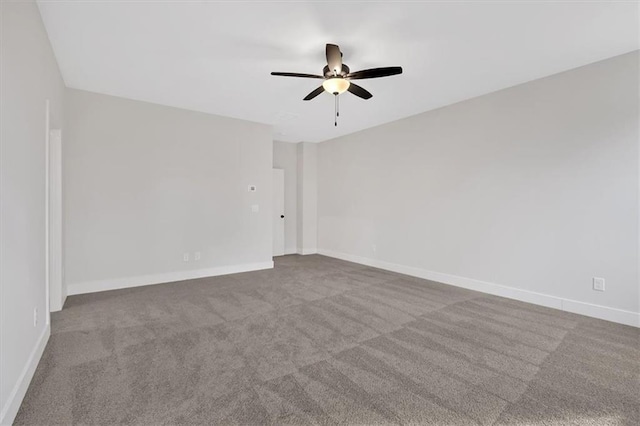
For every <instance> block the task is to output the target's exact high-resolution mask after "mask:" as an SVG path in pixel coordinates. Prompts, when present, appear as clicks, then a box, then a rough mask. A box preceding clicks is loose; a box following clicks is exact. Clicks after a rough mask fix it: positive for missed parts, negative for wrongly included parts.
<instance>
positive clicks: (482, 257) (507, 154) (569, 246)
mask: <svg viewBox="0 0 640 426" xmlns="http://www.w3.org/2000/svg"><path fill="white" fill-rule="evenodd" d="M424 95H425V96H428V94H424ZM638 112H639V111H638V52H633V53H630V54H626V55H622V56H619V57H615V58H612V59H609V60H606V61H602V62H598V63H594V64H591V65H588V66H585V67H581V68H578V69H575V70H571V71H568V72H565V73H561V74H557V75H554V76H551V77H548V78H544V79H540V80H536V81H532V82H529V83H526V84H523V85H519V86H516V87H512V88H509V89H505V90H502V91H499V92H496V93H493V94H489V95H486V96H482V97H478V98H475V99H471V100H468V101H465V102H461V103H458V104H454V105H451V106H448V107H445V108H441V109H438V110H434V111H430V112H427V113H424V114H420V115H417V116H414V117H410V118H407V119H404V120H400V121H396V122H393V123H390V124H386V125H383V126H380V127H376V128H372V129H368V130H365V131H362V132H359V133H355V134H352V135H349V136H345V137H341V138H338V139H334V140H331V141H327V142H323V143H321V144H320V145H319V147H318V203H319V213H318V224H319V225H318V226H319V230H318V233H319V244H318V246H319V249H322V250H327V251H331V252H333V253H342V254H347V255H351V256H358V257H361V258H364V259H376V260H380V261H383V262H388V263H391V264H397V265H405V266H408V267H413V268H416V269H419V270H426V271H435V272H438V273H443V274H450V275H454V276H457V277H467V278H472V279H476V280H483V281H486V282H489V283H496V284H501V285H504V286H507V287H512V288H517V289H523V290H527V291H531V292H537V293H542V294H546V295H552V296H556V297H559V298H565V299H571V300H576V301H580V302H585V303H590V304H595V305H602V306H606V307H610V308H616V309H621V310H626V311H632V312H638V297H639V296H638V190H639V188H638ZM594 276H595V277H604V278H605V279H606V280H607V287H606V292H604V293H601V292H595V291H593V290H592V282H591V280H592V277H594Z"/></svg>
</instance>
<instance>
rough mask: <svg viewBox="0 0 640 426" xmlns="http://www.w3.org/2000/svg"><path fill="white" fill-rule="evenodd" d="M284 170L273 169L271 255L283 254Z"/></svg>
mask: <svg viewBox="0 0 640 426" xmlns="http://www.w3.org/2000/svg"><path fill="white" fill-rule="evenodd" d="M284 221H285V217H284V170H282V169H273V255H274V256H283V255H284Z"/></svg>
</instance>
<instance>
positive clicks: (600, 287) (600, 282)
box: [593, 277, 604, 291]
mask: <svg viewBox="0 0 640 426" xmlns="http://www.w3.org/2000/svg"><path fill="white" fill-rule="evenodd" d="M593 289H594V290H595V291H604V278H598V277H593Z"/></svg>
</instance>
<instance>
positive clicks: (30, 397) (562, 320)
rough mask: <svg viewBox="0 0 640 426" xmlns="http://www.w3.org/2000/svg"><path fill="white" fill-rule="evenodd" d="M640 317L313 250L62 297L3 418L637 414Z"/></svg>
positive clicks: (556, 418)
mask: <svg viewBox="0 0 640 426" xmlns="http://www.w3.org/2000/svg"><path fill="white" fill-rule="evenodd" d="M639 343H640V331H639V330H638V329H635V328H632V327H626V326H622V325H618V324H613V323H609V322H605V321H600V320H595V319H590V318H587V317H582V316H578V315H573V314H569V313H566V312H561V311H557V310H552V309H547V308H544V307H540V306H535V305H530V304H526V303H521V302H517V301H513V300H509V299H504V298H499V297H494V296H488V295H485V294H482V293H477V292H473V291H468V290H464V289H460V288H456V287H452V286H447V285H443V284H438V283H434V282H430V281H425V280H420V279H417V278H412V277H408V276H404V275H399V274H394V273H391V272H386V271H382V270H379V269H374V268H369V267H365V266H361V265H357V264H353V263H348V262H343V261H340V260H336V259H331V258H327V257H322V256H317V255H314V256H284V257H280V258H276V267H275V269H273V270H267V271H258V272H249V273H243V274H236V275H228V276H223V277H216V278H206V279H200V280H191V281H183V282H178V283H172V284H162V285H154V286H147V287H139V288H134V289H126V290H117V291H110V292H103V293H94V294H89V295H81V296H73V297H70V298H69V299H68V300H67V303H66V305H65V308H64V310H62V311H61V312H59V313H56V314H55V315H53V318H52V335H51V338H50V340H49V343H48V344H47V347H46V349H45V353H44V355H43V358H42V361H41V362H40V365H39V366H38V368H37V371H36V373H35V377H34V379H33V381H32V383H31V385H30V387H29V390H28V392H27V396H26V398H25V399H24V402H23V404H22V407H21V408H20V411H19V413H18V416H17V418H16V424H38V425H39V424H70V423H74V424H116V423H134V424H145V425H155V424H246V425H254V424H255V425H258V424H299V425H303V424H304V425H306V424H367V425H369V424H433V425H468V424H497V425H551V424H562V425H565V424H566V425H638V424H640V412H639V410H640V383H639V372H640V347H639Z"/></svg>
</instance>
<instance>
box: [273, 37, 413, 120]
mask: <svg viewBox="0 0 640 426" xmlns="http://www.w3.org/2000/svg"><path fill="white" fill-rule="evenodd" d="M325 53H326V56H327V65H325V67H324V68H323V69H322V75H318V74H302V73H299V72H272V73H271V75H279V76H282V77H302V78H314V79H318V80H324V81H323V82H322V86H318V87H316V88H315V89H314V90H313V92H311V93H309V94H308V95H307V96H305V97H304V100H305V101H310V100H311V99H314V98H315V97H317V96H318V95H320V93H322V92H324V91H327V92H329V93H331V94H332V95H335V96H334V99H335V104H336V109H335V120H333V125H334V126H337V125H338V116H339V115H340V111H339V105H338V103H339V101H338V100H339V99H340V96H338V95H340V94H342V93H344V92H346V91H349V93H351V94H353V95H355V96H357V97H359V98H361V99H365V100H366V99H371V97H372V96H373V95H372V94H371V93H369V92H368V91H367V90H365V89H363V88H362V87H360V86H358V85H357V84H355V83H351V81H350V80H363V79H365V78H379V77H389V76H390V75H396V74H402V67H383V68H371V69H368V70H362V71H355V72H351V70H349V66H347V64H344V63H343V62H342V52H340V47H339V46H338V45H337V44H330V43H327V45H326V47H325Z"/></svg>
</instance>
